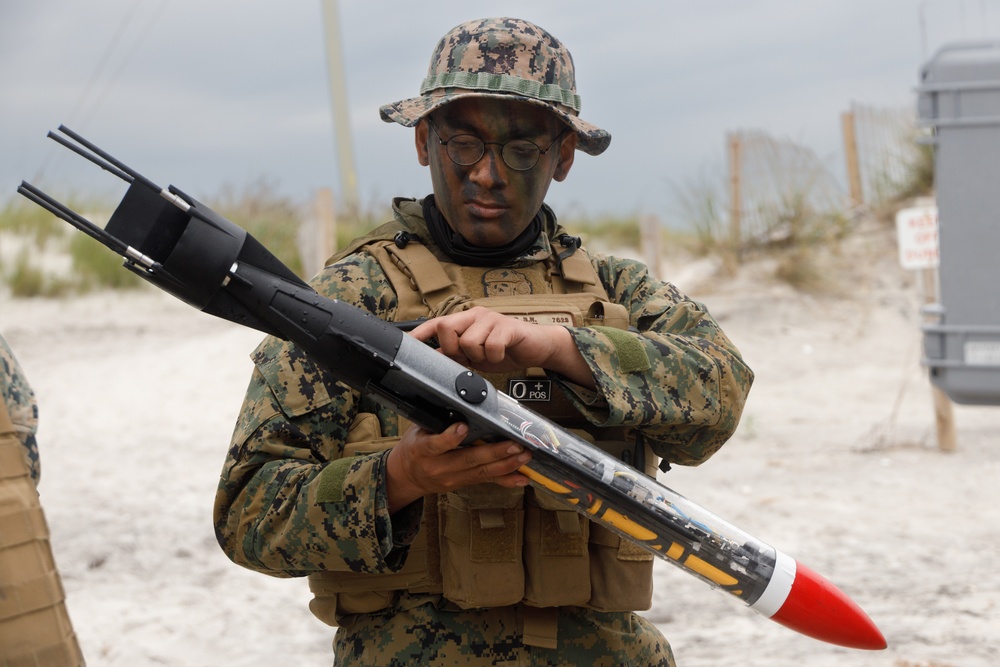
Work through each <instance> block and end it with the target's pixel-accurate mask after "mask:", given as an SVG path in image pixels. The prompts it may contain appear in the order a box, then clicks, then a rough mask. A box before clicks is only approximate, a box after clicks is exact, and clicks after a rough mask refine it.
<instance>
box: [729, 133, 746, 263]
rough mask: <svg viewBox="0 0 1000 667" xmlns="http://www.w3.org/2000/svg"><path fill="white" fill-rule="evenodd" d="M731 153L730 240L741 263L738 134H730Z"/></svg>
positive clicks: (741, 153) (739, 153)
mask: <svg viewBox="0 0 1000 667" xmlns="http://www.w3.org/2000/svg"><path fill="white" fill-rule="evenodd" d="M727 143H728V144H729V145H728V153H729V239H730V243H731V245H732V249H733V255H734V258H735V259H736V261H737V262H738V261H739V256H740V243H741V241H742V232H741V229H740V226H741V223H742V220H741V217H742V214H743V199H742V196H741V194H742V193H741V171H742V169H743V143H742V141H741V139H740V135H739V133H738V132H730V133H729V135H728V137H727Z"/></svg>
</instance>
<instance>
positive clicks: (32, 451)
mask: <svg viewBox="0 0 1000 667" xmlns="http://www.w3.org/2000/svg"><path fill="white" fill-rule="evenodd" d="M0 401H3V402H4V405H5V406H6V407H7V412H9V413H10V420H11V422H12V423H13V424H14V429H15V430H16V431H17V435H18V437H20V439H21V442H23V443H24V449H25V454H26V455H27V460H28V468H29V470H30V472H31V479H32V480H34V482H35V484H38V481H39V479H40V478H41V474H42V469H41V465H40V463H39V459H38V441H37V440H36V439H35V433H36V431H37V430H38V403H37V401H36V400H35V392H34V391H33V390H32V389H31V385H30V384H28V380H27V378H26V377H25V376H24V371H22V370H21V364H20V363H18V361H17V357H15V356H14V352H13V351H12V350H11V349H10V346H9V345H7V341H6V340H4V338H3V336H0Z"/></svg>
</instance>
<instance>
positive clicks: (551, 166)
mask: <svg viewBox="0 0 1000 667" xmlns="http://www.w3.org/2000/svg"><path fill="white" fill-rule="evenodd" d="M431 123H432V124H433V126H434V130H431V129H430V128H429V127H428V123H427V122H422V123H420V125H419V126H418V127H417V155H418V158H419V159H420V163H421V164H423V165H425V166H429V167H430V170H431V182H432V184H433V186H434V199H435V201H436V202H437V206H438V210H440V211H441V214H442V215H443V216H444V218H445V220H447V221H448V224H449V225H450V226H451V228H452V229H453V230H454V231H456V232H457V233H458V234H460V235H461V236H462V237H463V238H464V239H465V240H466V241H467V242H468V243H471V244H472V245H477V246H482V247H497V246H502V245H505V244H507V243H510V242H511V241H513V240H514V239H516V238H517V237H518V236H519V235H520V234H521V232H523V231H524V230H525V229H526V228H527V227H528V225H529V224H530V223H531V220H532V218H534V217H535V214H536V213H538V210H539V209H540V208H541V206H542V202H543V201H544V200H545V195H546V193H547V192H548V189H549V185H550V184H551V183H552V181H553V180H557V181H561V180H563V179H564V178H566V175H567V174H568V173H569V168H570V167H571V166H572V164H573V155H574V151H575V148H576V136H575V135H574V134H573V133H572V132H567V133H566V134H564V135H563V136H562V138H560V139H559V141H558V142H556V143H555V144H554V145H552V146H551V149H549V146H550V144H552V141H553V139H555V138H556V137H557V136H558V135H559V133H560V132H562V131H563V130H564V129H565V125H564V124H563V123H562V122H561V121H559V119H558V118H557V117H556V116H555V115H553V114H552V113H550V112H548V111H546V110H544V109H541V108H539V107H536V106H533V105H530V104H525V103H523V102H513V101H507V100H498V99H492V98H468V99H464V100H463V99H460V100H456V101H455V102H452V103H450V104H448V105H446V106H445V107H443V108H442V109H440V110H439V111H437V112H436V113H434V114H433V117H432V119H431ZM435 130H436V132H435ZM460 134H468V135H472V136H475V137H478V138H479V139H481V140H482V141H484V142H490V143H488V144H487V146H486V152H485V154H484V155H483V157H482V158H481V159H480V160H479V161H478V162H477V163H476V164H473V165H464V166H463V165H459V164H455V163H454V162H453V161H452V160H451V158H450V157H448V152H447V150H446V147H445V146H442V145H441V141H448V140H450V139H451V138H452V137H454V136H456V135H460ZM511 139H527V140H529V141H532V142H534V143H535V144H536V145H538V147H539V148H541V149H542V150H546V149H549V150H548V151H547V152H546V153H545V154H543V155H540V156H539V158H538V163H537V164H536V165H535V166H534V167H532V168H531V169H529V170H527V171H516V170H514V169H511V168H510V167H508V166H507V164H506V163H504V161H503V158H502V157H501V156H500V151H501V148H502V146H501V145H498V144H503V143H505V142H507V141H510V140H511ZM492 142H496V144H494V143H492Z"/></svg>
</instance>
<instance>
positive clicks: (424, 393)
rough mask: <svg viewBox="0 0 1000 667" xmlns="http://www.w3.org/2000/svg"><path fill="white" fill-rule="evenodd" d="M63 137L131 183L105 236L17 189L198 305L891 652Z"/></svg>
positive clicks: (804, 576) (708, 527)
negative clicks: (507, 448) (286, 344)
mask: <svg viewBox="0 0 1000 667" xmlns="http://www.w3.org/2000/svg"><path fill="white" fill-rule="evenodd" d="M60 131H62V132H63V133H64V134H65V135H67V136H69V137H70V138H71V139H73V140H74V141H75V142H76V144H79V145H82V146H83V147H85V148H86V149H88V150H89V151H90V152H88V151H87V150H83V149H81V148H80V147H79V146H77V145H76V144H72V143H71V142H69V141H68V140H66V139H65V138H63V137H58V136H54V135H52V134H50V136H51V137H52V138H54V139H56V140H57V141H59V142H60V143H62V144H63V145H65V146H67V147H69V148H71V149H72V150H74V151H75V152H77V153H79V154H81V155H83V156H84V157H86V158H87V159H89V160H91V161H93V162H95V163H96V164H98V165H100V166H102V167H103V168H105V169H107V170H108V171H111V172H112V173H115V174H116V175H118V176H119V177H121V178H123V179H125V180H127V181H128V182H129V183H131V186H130V187H129V189H128V191H127V192H126V194H125V197H124V198H123V200H122V203H121V204H120V205H119V207H118V208H117V209H116V211H115V213H114V215H112V217H111V220H110V221H109V222H108V225H107V227H106V228H105V229H101V228H99V227H96V226H94V225H93V224H92V223H90V222H89V221H87V220H86V219H84V218H82V217H80V216H79V215H78V214H76V213H75V212H73V211H71V210H69V209H68V208H66V207H65V206H63V205H62V204H60V203H58V202H56V201H54V200H52V199H51V198H50V197H48V196H47V195H45V194H44V193H42V192H41V191H39V190H37V189H36V188H34V187H33V186H31V185H29V184H27V183H22V185H21V187H20V188H19V189H18V192H20V193H21V194H23V195H25V196H26V197H28V198H29V199H31V200H32V201H34V202H35V203H37V204H39V205H40V206H43V207H44V208H46V209H47V210H49V211H50V212H52V213H54V214H55V215H57V216H58V217H60V218H62V219H64V220H66V221H67V222H69V223H70V224H73V225H74V226H76V227H77V228H79V229H81V231H84V232H85V233H87V234H89V235H90V236H92V237H94V238H95V239H97V240H98V241H100V242H102V243H104V244H105V245H106V246H108V247H109V248H111V249H112V250H114V251H115V252H117V253H118V254H120V255H122V256H123V257H124V258H125V266H126V268H128V269H129V270H131V271H133V272H134V273H136V274H137V275H139V276H141V277H142V278H144V279H146V280H147V281H149V282H151V283H153V284H155V285H157V286H158V287H160V288H161V289H164V290H165V291H167V292H170V293H171V294H173V295H174V296H177V297H178V298H180V299H182V300H184V301H185V302H187V303H189V304H191V305H192V306H194V307H196V308H198V309H200V310H203V311H205V312H208V313H210V314H213V315H216V316H218V317H222V318H224V319H228V320H230V321H233V322H236V323H238V324H242V325H244V326H249V327H253V328H256V329H259V330H260V331H264V332H266V333H270V334H274V335H277V336H280V337H282V338H285V339H287V340H290V341H292V342H294V343H295V344H297V345H298V346H299V347H301V348H302V349H303V350H304V351H305V352H306V353H307V354H308V355H309V356H310V357H311V358H312V359H313V361H315V362H316V363H317V364H319V365H321V366H323V367H325V368H326V369H328V370H329V371H330V372H331V373H332V374H333V375H334V376H336V377H337V379H338V380H340V381H341V382H343V383H344V384H346V385H348V386H350V387H352V388H353V389H355V390H357V391H360V392H362V393H365V394H368V395H371V396H373V397H374V398H376V400H379V401H380V402H382V403H384V404H385V405H387V406H388V407H390V408H392V409H394V410H396V411H397V412H399V413H400V414H402V415H403V416H405V417H406V418H408V419H409V420H411V421H413V422H414V423H417V424H419V425H421V426H423V427H424V428H426V429H428V430H432V431H441V430H443V429H445V428H447V427H448V426H449V425H450V424H452V423H455V422H457V421H463V422H465V423H467V424H468V425H469V434H468V436H467V438H466V443H465V444H467V445H470V446H474V445H475V443H477V442H488V441H499V440H507V439H510V440H514V441H516V442H518V443H520V444H522V445H523V446H524V447H525V448H527V449H528V450H529V451H530V452H531V454H532V460H531V461H530V462H528V463H527V464H525V466H524V467H523V468H522V469H521V472H522V473H523V474H525V475H526V476H527V477H528V478H529V479H530V480H531V484H532V485H533V486H534V487H535V488H536V489H539V490H540V491H541V492H543V493H548V494H551V495H552V496H554V497H556V498H558V499H559V500H560V501H562V502H563V503H564V504H565V505H566V506H567V507H569V508H572V509H574V510H576V511H577V512H580V513H581V514H583V515H584V516H586V517H587V518H588V519H590V520H592V521H596V522H599V523H601V524H602V525H604V526H606V527H608V528H609V529H611V530H613V531H615V532H617V533H618V534H619V535H621V536H623V537H624V538H625V539H628V540H631V541H632V542H634V543H636V544H638V545H640V546H642V547H643V548H645V549H647V550H648V551H650V552H651V553H652V554H654V555H655V556H657V557H659V558H662V559H664V560H666V561H667V562H669V563H672V564H673V565H675V566H677V567H679V568H680V569H682V570H683V571H685V572H687V573H688V574H691V575H693V576H695V577H697V578H699V579H701V580H702V581H704V582H706V583H707V584H709V585H710V586H712V587H714V588H718V589H721V590H723V591H725V592H727V593H729V594H730V595H732V596H734V597H736V598H739V599H740V600H741V601H742V602H743V603H744V604H746V605H748V606H749V607H750V608H751V609H753V610H754V611H756V612H758V613H760V614H762V615H763V616H766V617H768V618H771V619H772V620H774V621H776V622H778V623H781V624H782V625H785V626H787V627H789V628H791V629H792V630H795V631H797V632H800V633H802V634H805V635H808V636H810V637H814V638H816V639H819V640H822V641H825V642H830V643H833V644H839V645H841V646H846V647H850V648H858V649H882V648H885V647H886V642H885V638H884V637H883V636H882V634H881V632H879V630H878V628H877V627H876V626H875V625H874V623H872V621H871V619H870V618H869V617H868V616H867V615H866V614H865V613H864V611H862V610H861V608H860V607H858V605H856V604H855V603H854V602H853V601H852V600H851V599H850V598H848V597H847V596H846V595H845V594H844V593H843V592H841V591H840V590H839V589H837V588H836V587H835V586H834V585H833V584H831V583H830V582H828V581H827V580H826V579H824V578H823V577H821V576H820V575H818V574H816V573H815V572H813V571H812V570H810V569H809V568H807V567H805V566H803V565H802V564H800V563H797V562H796V561H795V560H793V559H792V558H791V557H789V556H787V555H785V554H784V553H782V552H780V551H777V550H776V549H774V548H773V547H771V546H769V545H767V544H765V543H763V542H760V541H759V540H757V539H756V538H754V537H752V536H750V535H749V534H747V533H746V532H744V531H742V530H740V529H739V528H737V527H736V526H733V525H732V524H730V523H728V522H726V521H724V520H723V519H721V518H719V517H718V516H716V515H714V514H712V513H711V512H709V511H708V510H706V509H705V508H703V507H701V506H699V505H698V504H696V503H694V502H692V501H690V500H688V499H687V498H685V497H683V496H682V495H680V494H678V493H676V492H675V491H673V490H671V489H669V488H668V487H666V486H664V485H663V484H660V483H659V482H658V481H657V480H655V479H652V478H650V477H648V476H646V475H645V474H643V473H642V472H640V471H638V470H636V469H635V468H632V467H631V466H629V465H628V464H626V463H625V462H623V461H620V460H618V459H616V458H615V457H613V456H611V455H609V454H607V453H606V452H604V451H603V450H601V449H600V448H598V447H595V446H594V445H592V444H590V443H589V442H587V441H585V440H583V439H581V438H579V437H578V436H576V435H574V434H573V433H571V432H570V431H567V430H565V429H563V428H561V427H560V426H558V425H557V424H555V423H553V422H551V421H550V420H548V419H547V418H545V417H542V416H541V415H538V414H536V413H534V412H532V411H531V410H529V409H528V408H526V407H524V406H523V405H522V404H520V403H519V402H518V401H516V400H515V399H514V398H512V397H510V396H508V395H506V394H504V393H502V392H500V391H497V390H496V389H495V388H494V387H493V386H492V385H491V384H489V383H488V382H487V381H486V380H485V379H483V378H482V377H481V376H479V375H477V374H476V373H474V372H472V371H469V370H468V369H466V368H464V367H463V366H461V365H460V364H458V363H456V362H454V361H452V360H451V359H448V358H447V357H444V356H443V355H441V354H438V353H437V352H436V351H435V350H434V349H432V348H431V347H429V346H427V345H425V344H424V343H422V342H420V341H418V340H416V339H415V338H412V337H410V336H408V335H406V334H404V333H403V332H402V331H401V330H400V329H399V328H397V327H395V326H393V325H391V324H389V323H387V322H384V321H382V320H380V319H378V318H376V317H374V316H373V315H371V314H370V313H367V312H364V311H361V310H359V309H357V308H355V307H354V306H352V305H350V304H346V303H343V302H340V301H336V300H331V299H328V298H326V297H323V296H321V295H319V294H317V293H316V292H315V291H314V290H313V289H312V288H311V287H309V286H308V285H306V284H305V283H304V282H302V280H300V279H299V278H298V277H297V276H295V275H294V273H292V272H291V271H290V270H288V269H287V267H285V266H284V265H283V264H282V263H281V262H280V261H278V260H277V259H276V258H275V257H274V256H273V255H271V254H270V253H269V252H268V251H267V250H266V249H265V248H263V246H261V245H260V244H259V243H258V242H257V241H256V240H255V239H253V237H251V236H250V235H249V234H247V233H246V232H245V231H244V230H242V229H241V228H239V227H238V226H236V225H234V224H233V223H232V222H230V221H228V220H226V219H225V218H223V217H221V216H219V215H218V214H216V213H215V212H214V211H211V209H208V208H207V207H205V206H203V205H201V204H199V203H198V202H197V201H195V200H194V199H192V198H190V197H188V196H187V195H185V194H184V193H182V192H180V191H179V190H177V189H176V188H173V187H171V188H170V189H168V190H162V189H160V188H159V187H158V186H156V185H154V184H152V183H151V182H150V181H149V180H148V179H145V178H143V177H142V176H140V175H139V174H137V173H135V172H134V171H133V170H131V169H129V168H128V167H126V166H125V165H122V164H121V163H119V162H118V161H116V160H114V158H112V157H111V156H109V155H107V154H106V153H104V152H103V151H101V150H100V149H98V148H97V147H96V146H93V145H92V144H90V143H89V142H87V141H86V140H84V139H83V138H82V137H79V136H78V135H76V134H74V133H72V132H71V131H69V130H68V129H66V128H60Z"/></svg>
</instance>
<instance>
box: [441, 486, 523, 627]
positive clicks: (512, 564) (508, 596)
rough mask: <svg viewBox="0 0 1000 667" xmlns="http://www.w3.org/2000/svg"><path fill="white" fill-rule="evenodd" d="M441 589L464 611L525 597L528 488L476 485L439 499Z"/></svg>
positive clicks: (502, 604)
mask: <svg viewBox="0 0 1000 667" xmlns="http://www.w3.org/2000/svg"><path fill="white" fill-rule="evenodd" d="M438 501H439V520H440V545H441V586H442V589H443V590H444V596H445V597H446V598H447V599H448V600H451V601H452V602H454V603H455V604H457V605H458V606H459V607H461V608H463V609H475V608H478V607H499V606H505V605H511V604H514V603H516V602H519V601H520V600H521V598H523V597H524V564H523V563H522V559H521V549H522V548H523V542H524V537H523V535H524V489H523V488H514V489H506V488H504V487H502V486H497V485H496V484H476V485H474V486H470V487H466V488H464V489H461V490H459V491H453V492H451V493H447V494H443V495H440V496H438Z"/></svg>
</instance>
